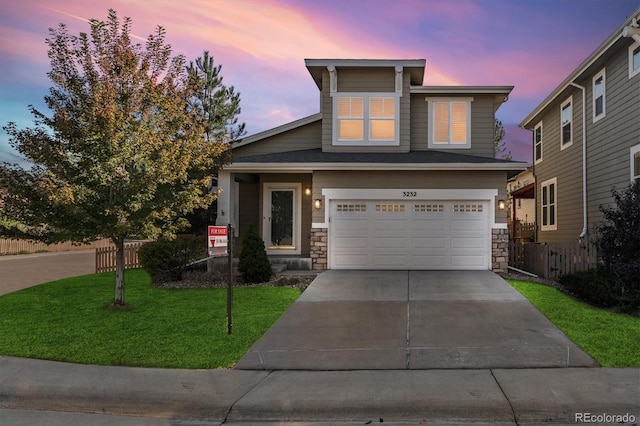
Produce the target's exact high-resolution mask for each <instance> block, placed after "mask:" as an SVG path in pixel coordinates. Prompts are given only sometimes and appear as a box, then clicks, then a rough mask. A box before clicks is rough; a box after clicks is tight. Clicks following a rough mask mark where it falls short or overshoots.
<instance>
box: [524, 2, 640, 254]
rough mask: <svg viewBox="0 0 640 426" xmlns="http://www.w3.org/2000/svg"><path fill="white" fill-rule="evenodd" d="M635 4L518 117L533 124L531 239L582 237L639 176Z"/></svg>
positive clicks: (639, 46) (639, 58) (639, 47)
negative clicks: (617, 194) (534, 224)
mask: <svg viewBox="0 0 640 426" xmlns="http://www.w3.org/2000/svg"><path fill="white" fill-rule="evenodd" d="M638 21H640V8H639V9H636V10H635V12H634V13H633V14H632V15H631V16H630V17H629V18H628V19H627V20H626V21H625V22H623V23H622V24H621V25H620V27H618V28H617V29H616V30H615V31H614V32H613V33H612V34H611V35H610V36H609V37H608V38H607V39H606V40H605V41H604V42H603V43H602V44H601V45H600V46H598V48H597V49H596V50H595V51H594V52H593V53H591V55H589V57H588V58H586V59H585V60H584V61H583V62H582V63H581V64H580V66H578V68H576V69H575V70H574V71H573V72H572V73H571V74H570V75H569V76H568V77H567V78H565V80H564V81H563V82H562V83H561V84H560V85H559V86H558V87H557V88H556V89H555V90H554V91H553V92H551V94H550V95H549V96H548V97H547V98H546V99H545V100H544V101H543V102H542V103H541V104H540V105H538V106H537V107H536V108H535V109H534V110H533V111H532V112H531V113H530V114H529V115H528V116H527V117H526V118H525V120H524V121H523V122H522V123H521V127H523V128H526V129H529V130H532V131H533V150H534V151H533V154H534V155H533V162H534V165H533V172H534V175H535V181H536V184H535V185H536V222H537V232H536V234H537V235H536V241H537V242H541V243H554V242H562V241H569V240H577V239H579V238H584V237H586V236H587V235H589V233H590V232H591V231H592V230H593V226H594V225H596V224H597V223H598V222H599V221H600V220H601V219H602V214H601V212H600V206H602V205H611V204H612V203H613V198H612V197H611V189H612V188H616V189H618V190H621V189H624V188H626V187H627V185H629V183H630V182H631V181H632V180H635V179H638V177H639V175H640V28H639V25H638Z"/></svg>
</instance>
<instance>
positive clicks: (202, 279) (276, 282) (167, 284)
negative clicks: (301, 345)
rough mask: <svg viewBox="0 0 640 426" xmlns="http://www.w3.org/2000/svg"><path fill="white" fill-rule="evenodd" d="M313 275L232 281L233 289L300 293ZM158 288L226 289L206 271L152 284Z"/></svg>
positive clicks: (223, 279)
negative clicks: (280, 289) (265, 288)
mask: <svg viewBox="0 0 640 426" xmlns="http://www.w3.org/2000/svg"><path fill="white" fill-rule="evenodd" d="M315 278H316V276H315V275H283V276H279V277H273V278H272V279H271V280H270V281H267V282H263V283H243V282H242V279H241V277H239V276H236V277H234V280H233V285H234V287H260V286H272V287H285V286H286V287H292V288H298V289H300V290H302V291H304V290H306V289H307V287H308V286H309V284H311V281H313V280H314V279H315ZM152 285H153V286H154V287H158V288H175V289H180V288H227V278H226V276H223V275H221V274H217V273H210V272H206V271H187V272H185V273H184V274H183V277H182V280H180V281H167V280H158V281H155V282H153V284H152Z"/></svg>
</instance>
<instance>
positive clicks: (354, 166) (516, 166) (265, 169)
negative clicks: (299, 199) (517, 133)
mask: <svg viewBox="0 0 640 426" xmlns="http://www.w3.org/2000/svg"><path fill="white" fill-rule="evenodd" d="M527 167H529V164H527V163H520V162H504V163H477V164H470V163H444V164H438V163H400V164H398V163H305V162H300V163H254V162H249V163H242V162H238V163H236V162H234V163H231V164H228V165H226V166H225V167H224V169H225V170H226V171H230V172H242V173H273V172H278V173H301V172H303V173H309V172H313V171H357V170H365V171H366V170H375V171H445V170H448V171H451V170H457V171H509V172H513V171H522V170H526V169H527Z"/></svg>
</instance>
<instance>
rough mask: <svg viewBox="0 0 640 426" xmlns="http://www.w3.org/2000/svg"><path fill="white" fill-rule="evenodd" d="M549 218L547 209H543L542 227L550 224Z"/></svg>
mask: <svg viewBox="0 0 640 426" xmlns="http://www.w3.org/2000/svg"><path fill="white" fill-rule="evenodd" d="M547 217H548V216H547V207H542V226H547V225H548V224H549V221H548V220H547Z"/></svg>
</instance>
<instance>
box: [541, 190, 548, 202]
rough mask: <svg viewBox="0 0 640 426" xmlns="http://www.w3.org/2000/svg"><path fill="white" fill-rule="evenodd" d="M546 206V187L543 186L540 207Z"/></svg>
mask: <svg viewBox="0 0 640 426" xmlns="http://www.w3.org/2000/svg"><path fill="white" fill-rule="evenodd" d="M547 204H548V201H547V187H546V186H543V187H542V205H543V206H546V205H547Z"/></svg>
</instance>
